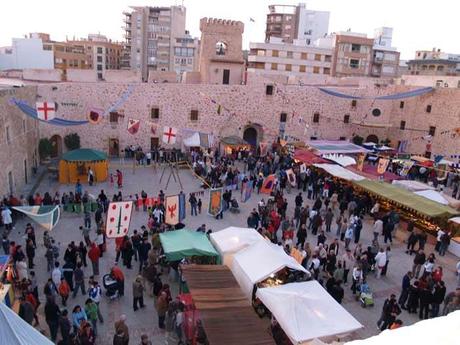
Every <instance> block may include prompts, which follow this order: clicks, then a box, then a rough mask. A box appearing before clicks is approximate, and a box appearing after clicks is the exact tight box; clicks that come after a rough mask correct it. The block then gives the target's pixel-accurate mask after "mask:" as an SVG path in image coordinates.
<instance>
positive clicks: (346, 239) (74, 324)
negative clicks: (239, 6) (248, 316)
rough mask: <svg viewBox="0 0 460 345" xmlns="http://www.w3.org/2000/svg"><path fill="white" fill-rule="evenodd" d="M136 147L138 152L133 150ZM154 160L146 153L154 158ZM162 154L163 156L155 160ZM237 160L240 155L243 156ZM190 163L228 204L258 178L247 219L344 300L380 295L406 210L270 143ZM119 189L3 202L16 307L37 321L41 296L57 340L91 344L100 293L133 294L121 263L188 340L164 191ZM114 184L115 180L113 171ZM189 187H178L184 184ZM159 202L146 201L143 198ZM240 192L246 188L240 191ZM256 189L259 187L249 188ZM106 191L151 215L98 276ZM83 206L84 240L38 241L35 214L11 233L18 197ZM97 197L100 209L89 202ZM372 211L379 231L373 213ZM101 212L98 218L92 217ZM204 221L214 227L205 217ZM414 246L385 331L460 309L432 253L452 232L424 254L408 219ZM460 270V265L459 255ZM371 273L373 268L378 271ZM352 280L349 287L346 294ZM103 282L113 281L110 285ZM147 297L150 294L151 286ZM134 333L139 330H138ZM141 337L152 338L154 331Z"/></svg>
mask: <svg viewBox="0 0 460 345" xmlns="http://www.w3.org/2000/svg"><path fill="white" fill-rule="evenodd" d="M136 152H139V150H134V151H133V153H129V154H130V155H131V154H132V155H134V156H135V155H136ZM145 159H146V163H147V164H148V163H150V162H148V160H149V157H148V156H146V157H145ZM150 159H155V160H157V159H158V160H161V157H160V156H159V155H158V158H157V156H155V157H153V158H150ZM237 161H240V162H239V163H237ZM191 163H192V166H193V169H194V172H195V173H196V174H197V175H199V176H200V178H202V179H203V181H204V184H205V185H207V186H211V187H223V188H224V197H223V209H222V212H221V214H220V217H222V214H223V213H224V212H225V211H226V210H229V209H230V208H231V206H232V201H233V200H236V199H237V198H238V195H239V193H241V191H242V185H243V184H244V183H246V182H248V181H251V182H252V186H253V188H254V195H255V194H256V193H257V195H258V196H257V198H259V199H260V201H259V202H258V205H257V208H254V209H252V211H251V212H250V213H249V215H248V217H247V226H248V227H250V228H254V229H256V230H257V231H259V232H260V233H261V234H262V235H263V236H265V237H266V238H268V239H269V240H271V241H272V242H273V243H277V244H279V245H281V246H283V247H284V249H285V251H286V252H287V253H288V254H290V253H291V251H292V250H293V249H297V250H299V251H300V252H301V254H302V265H303V266H304V267H305V268H306V269H307V270H309V271H310V272H311V274H312V277H313V278H314V279H316V280H318V281H319V282H320V283H321V284H322V285H323V286H324V288H325V289H326V290H327V291H328V292H329V293H330V294H331V296H332V297H333V298H334V299H335V300H336V301H337V302H338V303H342V301H343V300H344V298H347V297H346V296H347V295H348V296H350V298H355V299H356V300H357V301H359V303H363V305H364V306H367V305H372V304H373V294H372V288H371V286H372V285H374V286H376V285H377V284H379V280H380V279H385V278H384V277H385V276H386V275H388V271H389V270H391V265H390V262H391V258H392V254H393V253H392V243H393V239H394V237H395V233H396V231H397V229H398V228H399V227H400V225H401V224H400V223H401V220H400V217H399V215H398V213H397V212H396V211H394V210H390V211H388V210H387V211H385V212H384V211H383V210H382V207H381V206H380V205H379V202H378V201H377V200H373V199H372V198H371V196H370V195H368V194H356V193H355V192H354V190H353V188H352V186H350V185H348V184H343V183H341V182H340V181H339V180H337V179H334V178H332V177H330V176H328V175H327V174H325V173H322V172H321V171H320V170H317V169H314V168H309V167H306V168H305V169H304V170H303V169H301V167H300V166H299V165H298V164H295V162H294V160H293V159H292V157H291V156H290V155H289V154H287V153H283V152H282V151H281V150H280V149H279V148H276V147H274V148H273V150H272V151H271V152H269V153H268V154H267V155H266V156H264V157H258V156H257V155H251V154H248V153H247V152H246V151H245V152H240V153H235V154H234V155H230V156H225V155H224V156H222V155H220V154H219V152H218V151H212V150H207V151H203V152H198V151H197V152H194V153H193V154H192V155H191ZM287 169H293V172H294V174H295V177H296V178H295V183H293V182H292V181H291V180H289V178H288V175H287V174H286V170H287ZM270 174H275V175H276V179H275V181H274V186H273V189H272V191H271V194H270V195H267V194H265V195H263V196H261V195H260V194H259V193H260V191H261V188H262V184H263V181H264V179H265V178H266V177H267V176H269V175H270ZM114 176H116V177H115V178H114V179H116V181H117V187H118V188H119V190H118V191H117V193H116V194H114V196H113V197H112V198H110V197H109V196H107V195H106V193H105V192H104V190H101V191H100V193H99V194H98V195H97V196H93V195H91V194H90V193H88V191H86V190H85V191H84V190H83V186H82V184H81V183H80V182H77V184H76V185H75V190H74V191H71V192H68V193H63V195H60V194H59V193H55V194H54V196H51V194H50V193H45V194H44V195H43V197H42V196H41V195H40V194H39V193H36V194H35V195H34V196H33V197H29V198H28V199H25V198H23V197H22V196H21V197H20V198H15V197H14V196H11V197H10V198H9V199H5V200H3V203H2V213H1V215H2V222H3V224H4V229H5V230H4V234H3V239H2V248H3V251H4V253H5V254H9V255H11V258H12V260H13V267H14V270H12V271H11V275H10V276H9V277H8V279H9V280H10V281H11V282H13V283H14V284H15V287H16V291H17V294H18V295H19V296H20V297H19V300H20V309H19V315H20V316H21V317H22V318H23V319H24V320H25V321H26V322H28V323H29V324H33V325H39V317H38V308H39V307H40V305H41V304H44V309H43V313H44V316H45V321H46V323H47V325H48V331H49V332H47V333H48V335H49V336H50V338H51V340H52V341H55V342H56V341H57V342H58V343H59V344H63V345H67V344H69V345H72V344H84V345H91V344H95V343H96V339H97V338H98V337H99V336H100V335H99V332H98V325H99V324H100V323H102V322H104V318H103V314H104V313H103V311H101V309H104V304H103V303H101V302H102V301H103V298H104V295H106V297H108V298H109V299H110V300H116V299H119V298H126V297H124V296H125V285H126V283H127V282H125V273H126V271H125V270H136V272H137V274H136V275H135V278H134V279H133V281H132V282H130V283H131V284H132V296H130V297H132V307H133V311H135V312H137V311H138V310H141V309H143V308H144V307H145V305H146V302H145V299H146V298H153V299H154V301H155V309H156V312H157V316H158V327H159V329H166V330H168V331H171V332H173V333H175V334H176V335H177V338H178V341H179V343H181V342H183V341H185V339H184V331H183V323H184V314H183V313H184V308H185V306H184V305H183V304H182V303H180V302H178V301H177V300H176V299H174V298H173V297H172V293H171V289H170V286H169V284H168V283H167V282H166V281H165V279H166V278H165V276H167V273H168V271H169V270H172V271H175V272H177V271H178V269H179V262H175V263H166V262H165V261H164V257H163V256H162V248H161V244H160V240H159V234H160V233H162V232H164V231H171V230H174V227H172V226H170V225H167V224H165V223H164V220H165V219H164V218H165V217H164V214H165V209H164V205H163V203H164V200H165V194H164V192H163V191H160V192H159V193H158V194H156V193H155V194H153V195H152V194H151V193H149V194H148V193H147V192H146V191H145V190H142V191H141V192H139V193H137V194H131V195H124V196H123V194H122V193H123V190H122V187H123V175H122V172H121V171H119V170H118V171H117V172H116V173H114ZM112 183H113V181H112ZM181 193H182V192H181ZM292 193H294V194H295V195H296V196H295V198H294V202H293V204H291V205H290V204H289V202H288V200H290V199H292V198H291V197H288V194H292ZM152 196H154V199H155V200H156V201H155V202H154V203H153V204H149V203H148V202H147V200H149V198H152ZM240 196H241V195H240ZM253 197H256V196H253ZM110 200H112V201H119V200H132V201H133V202H134V205H135V210H136V211H137V212H145V215H144V216H143V217H145V225H143V226H142V227H141V228H139V229H133V231H132V233H131V234H130V235H129V236H128V235H127V236H124V237H120V238H117V239H116V240H115V253H114V255H115V258H116V260H115V264H114V265H113V266H112V267H111V269H110V272H107V274H106V275H103V274H101V273H102V272H100V267H99V262H100V259H101V258H102V257H103V256H104V255H105V253H106V252H107V250H108V246H107V239H106V237H105V231H104V229H105V227H104V213H105V212H107V208H108V205H109V202H110ZM187 200H188V202H189V204H190V214H191V215H192V216H197V215H199V214H201V208H202V204H203V202H202V200H201V198H200V197H199V196H197V195H195V193H190V194H189V195H188V199H187ZM74 204H81V205H82V216H83V224H82V225H81V226H80V227H79V231H80V232H81V240H80V241H69V242H68V243H66V246H65V248H66V249H65V251H64V253H63V254H62V253H61V248H63V244H61V243H57V242H56V241H55V239H54V238H53V237H52V236H50V233H49V232H44V236H43V243H38V241H37V238H36V236H35V229H34V227H33V226H32V225H31V224H27V225H26V227H25V229H24V249H23V245H22V243H16V242H15V241H12V240H11V241H10V239H9V238H10V237H9V234H10V231H11V229H12V228H13V226H14V220H15V218H16V219H17V218H18V217H20V215H19V214H13V213H12V210H11V209H10V207H11V206H16V205H59V206H60V207H62V209H63V210H67V209H68V208H69V207H70V205H74ZM93 204H94V205H95V208H94V209H93V208H92V207H93V206H91V205H93ZM369 218H370V219H372V227H371V229H366V226H365V225H366V222H367V220H368V219H369ZM93 220H94V222H93ZM198 231H203V232H207V233H209V232H210V230H208V229H206V225H205V224H203V226H202V227H200V228H199V229H198ZM363 231H372V239H371V240H370V241H368V243H364V242H363V240H362V237H361V234H362V232H363ZM407 234H408V236H407V252H406V253H407V254H408V255H414V254H415V255H414V259H413V266H412V267H410V268H408V272H407V274H405V275H404V277H403V278H402V284H401V293H400V296H399V298H398V299H397V298H396V296H395V295H391V296H390V297H389V298H388V299H387V300H385V302H384V306H383V310H382V313H381V316H380V318H379V320H378V322H377V325H378V327H379V329H381V330H384V329H386V328H391V329H393V328H397V327H400V326H401V325H402V321H401V319H400V316H399V315H400V314H401V312H402V310H406V311H407V312H408V313H418V315H419V318H420V319H425V318H430V317H437V316H439V315H446V314H448V313H449V312H451V311H453V310H459V309H460V275H459V288H458V289H457V290H455V291H453V292H449V293H447V288H446V284H445V282H444V281H443V267H442V266H441V265H440V264H438V263H437V257H436V255H439V256H443V255H444V254H445V252H446V249H447V246H448V242H449V233H448V232H447V231H443V230H441V229H439V232H438V237H437V246H436V248H435V251H436V252H437V253H438V254H436V255H435V254H434V253H429V252H427V253H425V251H426V246H425V244H426V242H427V235H426V233H425V232H424V231H421V230H419V229H416V228H415V226H414V224H413V223H411V222H409V224H408V226H407ZM39 245H43V250H44V252H45V260H46V267H47V271H48V272H49V278H48V279H47V281H46V282H39V281H37V277H36V274H35V272H34V266H35V264H36V263H35V252H36V250H37V246H39ZM456 271H457V272H458V273H459V274H460V262H459V264H457V267H456ZM372 276H374V277H375V278H372V279H370V277H372ZM346 288H349V290H350V292H349V293H346ZM103 289H105V290H106V292H105V293H103ZM79 294H81V295H84V296H85V303H84V305H83V304H81V305H71V306H69V298H70V297H73V298H75V297H76V296H77V295H79ZM145 295H147V296H148V297H147V296H145ZM125 321H126V316H125V315H121V316H120V318H119V320H118V321H117V322H116V323H115V325H114V330H115V334H114V338H113V344H128V343H129V342H130V332H129V328H128V326H127V325H126V322H125ZM197 334H199V335H200V336H199V337H200V339H202V343H203V344H204V343H206V339H205V335H204V332H203V330H202V329H201V328H200V329H199V331H198V332H197ZM131 340H132V339H131ZM134 342H137V343H139V342H140V343H141V344H144V345H147V344H151V342H150V340H149V339H148V337H147V335H142V337H141V339H135V340H134Z"/></svg>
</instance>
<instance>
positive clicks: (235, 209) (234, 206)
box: [230, 199, 240, 213]
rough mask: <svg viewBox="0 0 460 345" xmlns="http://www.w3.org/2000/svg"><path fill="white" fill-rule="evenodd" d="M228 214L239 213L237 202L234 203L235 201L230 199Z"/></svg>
mask: <svg viewBox="0 0 460 345" xmlns="http://www.w3.org/2000/svg"><path fill="white" fill-rule="evenodd" d="M230 212H232V213H240V205H238V201H236V199H232V200H231V201H230Z"/></svg>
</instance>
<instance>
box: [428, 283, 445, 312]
mask: <svg viewBox="0 0 460 345" xmlns="http://www.w3.org/2000/svg"><path fill="white" fill-rule="evenodd" d="M445 297H446V285H445V283H444V281H442V280H441V281H440V282H436V285H435V286H434V293H433V298H432V301H431V317H432V318H434V317H438V315H439V308H440V306H441V303H442V302H443V301H444V298H445Z"/></svg>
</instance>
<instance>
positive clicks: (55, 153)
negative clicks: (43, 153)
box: [50, 134, 62, 158]
mask: <svg viewBox="0 0 460 345" xmlns="http://www.w3.org/2000/svg"><path fill="white" fill-rule="evenodd" d="M50 141H51V155H50V156H51V158H56V157H59V156H61V155H62V138H61V136H60V135H57V134H56V135H53V136H52V137H51V138H50Z"/></svg>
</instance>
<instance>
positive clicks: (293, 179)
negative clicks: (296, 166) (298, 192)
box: [286, 169, 297, 187]
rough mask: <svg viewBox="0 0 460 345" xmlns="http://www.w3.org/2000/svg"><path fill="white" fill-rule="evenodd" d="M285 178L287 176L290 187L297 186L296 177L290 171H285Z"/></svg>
mask: <svg viewBox="0 0 460 345" xmlns="http://www.w3.org/2000/svg"><path fill="white" fill-rule="evenodd" d="M286 176H287V178H288V181H289V183H290V184H291V186H292V187H296V186H297V182H296V177H295V174H294V172H293V171H292V169H288V170H286Z"/></svg>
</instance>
